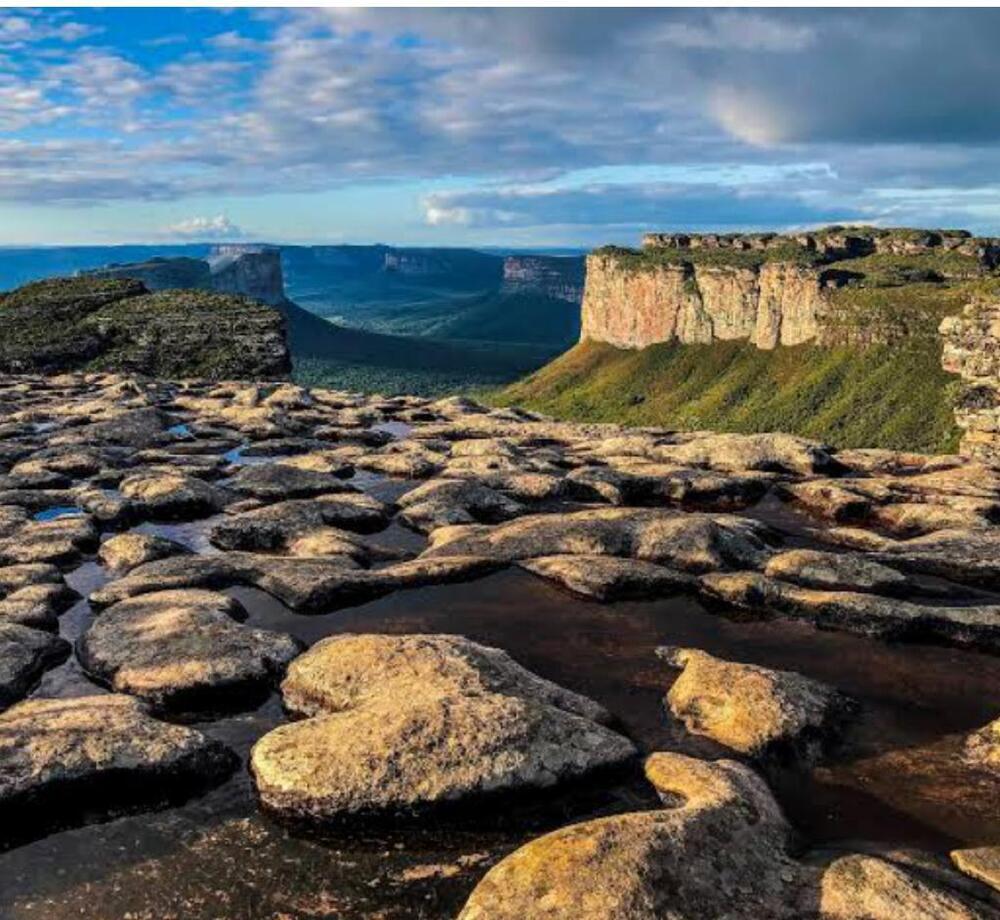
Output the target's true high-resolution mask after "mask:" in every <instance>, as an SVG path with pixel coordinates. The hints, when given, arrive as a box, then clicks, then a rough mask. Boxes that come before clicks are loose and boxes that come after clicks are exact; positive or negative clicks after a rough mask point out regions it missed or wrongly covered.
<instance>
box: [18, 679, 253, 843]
mask: <svg viewBox="0 0 1000 920" xmlns="http://www.w3.org/2000/svg"><path fill="white" fill-rule="evenodd" d="M236 764H237V758H236V757H235V755H234V754H233V753H232V752H231V751H230V750H229V749H228V748H226V747H225V746H224V745H222V744H220V743H219V742H218V741H213V740H211V739H209V738H207V737H206V736H205V735H203V734H201V732H197V731H194V730H192V729H190V728H184V727H182V726H180V725H168V724H166V723H164V722H159V721H157V720H156V719H153V718H151V717H150V716H149V715H148V714H147V713H146V710H145V709H144V708H143V706H142V705H141V704H140V703H139V701H138V700H135V699H132V698H131V697H128V696H121V695H117V694H110V695H109V694H105V695H102V696H83V697H74V698H71V699H61V700H55V699H36V700H27V701H25V702H22V703H18V704H16V705H14V706H12V707H11V708H10V709H8V710H7V711H6V712H4V713H0V836H2V837H4V838H7V840H8V841H9V840H10V838H14V839H15V840H16V839H18V838H24V837H29V838H30V837H35V836H39V835H41V834H42V833H44V832H45V831H47V830H48V829H49V828H50V827H51V826H52V825H67V824H75V823H78V822H79V821H80V820H81V819H82V818H85V817H87V816H90V815H92V814H94V813H95V812H97V813H102V812H103V813H106V812H109V811H120V810H124V809H134V808H139V807H143V808H149V807H157V806H160V805H163V804H165V803H167V802H170V801H176V800H177V799H178V798H182V797H187V796H188V795H190V794H191V793H192V792H195V791H197V790H200V789H203V788H205V787H207V786H210V785H213V784H215V783H217V782H219V781H220V780H221V779H223V778H224V777H225V776H227V775H228V774H229V773H231V772H232V770H233V769H234V768H235V766H236Z"/></svg>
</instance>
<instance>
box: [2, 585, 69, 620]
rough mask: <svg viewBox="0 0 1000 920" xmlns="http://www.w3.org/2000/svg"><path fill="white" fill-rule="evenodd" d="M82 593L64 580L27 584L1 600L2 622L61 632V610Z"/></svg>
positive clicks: (66, 608)
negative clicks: (77, 591) (59, 630)
mask: <svg viewBox="0 0 1000 920" xmlns="http://www.w3.org/2000/svg"><path fill="white" fill-rule="evenodd" d="M78 598H79V596H78V595H77V593H76V592H75V591H73V590H72V589H71V588H70V587H69V586H68V585H67V584H66V583H65V582H64V581H62V580H61V579H60V581H58V582H51V583H46V584H37V585H26V586H25V587H23V588H18V589H17V590H16V591H12V592H11V593H10V594H8V595H7V596H6V597H5V598H4V599H3V600H2V601H0V623H17V624H19V625H21V626H28V627H31V628H32V629H42V630H46V631H48V632H57V631H58V629H59V619H58V618H59V614H60V613H62V612H63V611H65V610H68V609H69V608H70V607H71V606H72V605H73V604H74V603H75V602H76V601H77V600H78Z"/></svg>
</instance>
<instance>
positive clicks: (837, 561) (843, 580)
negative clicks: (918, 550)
mask: <svg viewBox="0 0 1000 920" xmlns="http://www.w3.org/2000/svg"><path fill="white" fill-rule="evenodd" d="M764 574H765V575H768V576H770V577H771V578H777V579H780V580H781V581H788V582H791V583H792V584H796V585H800V586H801V587H803V588H820V589H822V590H825V591H868V592H872V593H874V594H899V593H901V592H903V591H905V590H906V588H907V586H908V585H909V581H908V579H907V578H906V576H905V575H903V574H902V573H900V572H898V571H896V569H892V568H889V566H887V565H882V564H881V563H878V562H873V561H872V560H870V559H866V558H865V557H864V556H863V555H861V554H860V553H827V552H821V551H819V550H814V549H793V550H789V551H788V552H785V553H778V554H777V555H776V556H772V557H771V559H770V560H769V561H768V563H767V565H766V566H765V567H764Z"/></svg>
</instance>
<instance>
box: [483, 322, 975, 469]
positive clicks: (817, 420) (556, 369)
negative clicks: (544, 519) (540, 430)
mask: <svg viewBox="0 0 1000 920" xmlns="http://www.w3.org/2000/svg"><path fill="white" fill-rule="evenodd" d="M940 354H941V353H940V343H938V342H935V341H933V340H929V339H920V340H918V341H914V342H907V343H905V344H900V345H897V346H875V347H871V348H866V349H859V348H848V347H836V348H825V347H819V346H816V345H798V346H794V347H779V348H777V349H775V350H773V351H762V350H759V349H757V348H755V347H754V346H752V345H750V344H748V343H746V342H717V343H714V344H712V345H678V344H674V343H672V344H663V345H653V346H650V347H649V348H645V349H642V350H641V351H627V350H622V349H617V348H614V347H613V346H611V345H606V344H603V343H597V342H583V343H581V344H579V345H577V346H576V347H575V348H573V349H571V350H570V351H569V352H567V353H566V354H564V355H562V356H561V357H559V358H557V359H556V360H555V361H553V362H552V363H551V364H549V365H547V366H546V367H544V368H542V369H541V370H539V371H537V372H536V373H534V374H532V375H531V376H530V377H528V378H526V379H525V380H523V381H520V382H518V383H516V384H514V385H513V386H511V387H508V388H507V389H505V390H503V391H502V392H500V393H499V394H495V395H494V396H493V401H494V402H495V403H497V404H498V405H520V406H525V407H527V408H531V409H536V410H538V411H540V412H546V413H549V414H551V415H555V416H558V417H560V418H566V419H573V420H578V421H600V422H618V423H621V424H626V425H659V426H667V427H674V428H684V429H715V430H721V431H743V432H752V431H789V432H793V433H795V434H801V435H805V436H807V437H812V438H817V439H819V440H822V441H826V442H828V443H830V444H833V445H834V446H837V447H886V448H893V449H897V450H921V451H930V452H943V451H950V450H954V449H955V447H956V445H957V438H958V433H957V431H956V429H955V426H954V418H953V416H952V404H953V400H954V396H955V393H956V391H957V384H956V380H955V378H954V377H953V376H951V375H949V374H946V373H945V372H944V371H943V370H942V369H941V364H940V361H941V357H940Z"/></svg>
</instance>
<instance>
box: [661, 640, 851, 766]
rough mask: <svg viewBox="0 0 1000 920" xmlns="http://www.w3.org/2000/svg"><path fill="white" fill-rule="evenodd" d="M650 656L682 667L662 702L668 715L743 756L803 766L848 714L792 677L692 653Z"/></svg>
mask: <svg viewBox="0 0 1000 920" xmlns="http://www.w3.org/2000/svg"><path fill="white" fill-rule="evenodd" d="M656 652H657V655H658V656H659V657H660V658H662V659H663V660H664V661H666V662H667V663H668V664H670V665H671V666H672V667H675V668H681V669H682V670H681V674H680V676H679V677H678V678H677V680H675V681H674V683H673V685H672V686H671V688H670V690H669V692H668V693H667V696H666V703H667V706H668V707H669V709H670V711H671V712H672V713H673V714H674V716H675V717H676V718H678V719H680V720H681V721H683V722H684V725H685V726H686V728H687V729H688V731H690V732H694V733H695V734H698V735H706V736H707V737H709V738H711V739H712V740H714V741H717V742H719V743H720V744H723V745H725V746H726V747H728V748H731V749H732V750H734V751H736V752H738V753H740V754H744V755H746V756H748V757H754V758H762V757H765V756H773V755H778V754H780V755H782V758H783V759H784V758H786V757H788V756H789V755H791V756H792V757H794V759H795V760H801V761H804V762H806V763H808V762H811V761H813V760H815V759H816V758H817V756H818V755H819V754H820V753H821V748H822V746H823V745H824V744H825V743H827V742H829V741H831V740H832V739H833V738H834V737H835V736H836V734H837V732H838V730H839V729H840V727H841V726H842V724H843V722H844V719H845V717H846V716H847V714H848V712H849V711H850V708H851V707H850V704H849V702H848V700H847V699H846V698H845V697H843V696H842V695H841V694H840V693H838V692H837V691H836V690H835V689H834V688H833V687H829V686H827V685H826V684H822V683H820V682H819V681H815V680H810V679H809V678H807V677H803V676H802V675H801V674H796V673H794V672H792V671H776V670H772V669H771V668H762V667H759V666H757V665H752V664H741V663H739V662H734V661H725V660H723V659H721V658H716V657H715V656H714V655H709V654H708V653H707V652H703V651H701V650H700V649H692V648H673V647H669V646H663V647H661V648H659V649H657V650H656Z"/></svg>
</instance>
